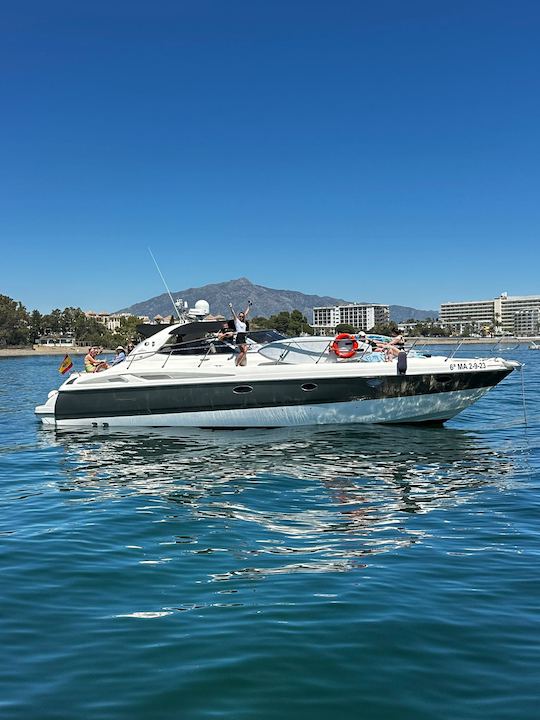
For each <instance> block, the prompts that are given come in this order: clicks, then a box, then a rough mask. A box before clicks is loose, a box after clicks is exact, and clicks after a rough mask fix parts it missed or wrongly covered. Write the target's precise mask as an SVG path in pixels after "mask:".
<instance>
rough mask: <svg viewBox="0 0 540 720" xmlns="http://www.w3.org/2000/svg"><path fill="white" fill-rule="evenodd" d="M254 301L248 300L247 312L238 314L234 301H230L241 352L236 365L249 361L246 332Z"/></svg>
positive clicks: (237, 341)
mask: <svg viewBox="0 0 540 720" xmlns="http://www.w3.org/2000/svg"><path fill="white" fill-rule="evenodd" d="M252 304H253V303H252V302H251V300H248V304H247V308H246V310H245V312H240V313H238V315H237V314H236V313H235V311H234V308H233V306H232V303H229V307H230V308H231V312H232V314H233V318H234V328H235V330H236V345H237V346H238V349H239V352H238V357H237V358H236V361H235V362H236V365H237V366H238V365H246V363H247V351H248V346H247V341H246V333H247V332H248V331H249V322H248V320H247V316H248V313H249V311H250V308H251V305H252Z"/></svg>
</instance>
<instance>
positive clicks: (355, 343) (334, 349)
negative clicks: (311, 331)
mask: <svg viewBox="0 0 540 720" xmlns="http://www.w3.org/2000/svg"><path fill="white" fill-rule="evenodd" d="M342 340H350V341H351V343H352V347H351V349H350V350H345V351H343V350H342V349H341V347H340V345H339V343H340V342H341V341H342ZM330 350H332V352H335V353H336V355H337V356H338V357H339V358H350V357H352V356H353V355H355V354H356V351H357V350H358V340H357V339H356V338H355V337H354V335H349V333H340V334H339V335H336V337H335V338H334V341H333V343H332V344H331V345H330Z"/></svg>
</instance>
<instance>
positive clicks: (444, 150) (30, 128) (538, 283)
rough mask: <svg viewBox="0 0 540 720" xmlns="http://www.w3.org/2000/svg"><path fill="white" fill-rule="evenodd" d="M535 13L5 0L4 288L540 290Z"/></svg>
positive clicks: (82, 302)
mask: <svg viewBox="0 0 540 720" xmlns="http://www.w3.org/2000/svg"><path fill="white" fill-rule="evenodd" d="M539 37H540V4H539V3H538V2H520V1H519V0H517V1H516V2H514V3H509V2H507V0H505V1H504V2H500V1H498V0H486V1H485V2H475V1H474V0H467V1H466V2H461V1H460V0H453V1H452V2H443V1H442V0H441V2H437V1H434V0H426V1H425V2H418V1H416V0H408V1H407V2H404V1H403V0H395V1H393V0H378V2H367V1H366V2H362V1H361V0H351V1H350V2H340V1H339V0H335V1H333V2H329V1H325V2H317V1H316V0H310V1H309V2H295V0H283V1H280V0H265V2H261V1H259V0H249V1H245V2H244V1H235V0H229V1H228V2H223V1H222V0H219V1H218V0H190V1H188V0H184V1H182V0H175V1H174V2H167V1H164V0H159V1H158V2H155V1H154V2H137V1H136V0H129V2H120V1H119V2H115V1H114V0H112V1H111V0H108V1H107V2H100V1H97V2H96V1H93V2H91V3H78V2H73V1H72V0H70V1H69V2H55V1H54V0H50V1H49V2H43V0H39V1H34V2H29V1H25V0H20V1H19V2H16V3H15V2H12V3H5V4H4V5H3V9H2V22H1V24H0V73H1V77H0V79H1V87H2V110H1V113H0V127H1V133H0V143H1V148H0V149H1V161H0V237H1V240H2V260H3V262H2V264H1V268H2V276H1V283H0V292H1V293H4V294H7V295H10V296H11V297H14V298H16V299H20V300H21V301H22V302H23V303H24V304H25V305H26V306H27V307H28V308H29V309H32V308H34V307H37V308H38V309H40V310H42V311H47V310H50V309H51V308H52V307H64V306H66V305H77V306H81V307H83V308H85V309H88V308H92V309H95V310H101V309H108V310H113V309H118V308H119V307H122V306H126V305H130V304H131V303H134V302H136V301H140V300H143V299H146V298H149V297H152V296H153V295H156V294H159V293H161V292H163V288H162V285H161V281H160V278H159V276H158V274H157V272H156V270H155V268H154V266H153V264H152V261H151V259H150V257H149V255H148V252H147V249H146V248H147V246H150V247H151V248H152V250H153V252H154V254H155V255H156V257H157V258H158V260H159V261H160V263H161V265H162V270H163V272H164V274H165V276H166V278H167V280H168V282H169V284H170V286H171V288H172V289H173V290H177V289H181V288H185V287H190V286H198V285H202V284H206V283H210V282H220V281H223V280H230V279H232V278H236V277H240V276H246V277H248V278H249V279H250V280H252V281H253V282H255V283H259V284H262V285H266V286H269V287H276V288H287V289H297V290H300V291H303V292H308V293H318V294H328V295H335V296H338V297H344V298H346V299H351V300H355V299H357V300H371V301H377V302H387V303H397V304H401V305H411V306H414V307H418V308H427V309H431V308H435V309H436V308H437V307H438V305H439V304H440V303H441V302H444V301H447V300H456V299H473V298H474V299H480V298H484V297H485V298H489V297H492V296H494V295H496V294H498V293H499V292H501V291H504V290H506V291H508V292H509V293H511V294H536V293H540V271H539V267H540V243H539V235H540V232H539V231H540V198H539V189H540V157H539V155H540V152H539V151H540V112H539V111H540V87H539V85H540V42H539Z"/></svg>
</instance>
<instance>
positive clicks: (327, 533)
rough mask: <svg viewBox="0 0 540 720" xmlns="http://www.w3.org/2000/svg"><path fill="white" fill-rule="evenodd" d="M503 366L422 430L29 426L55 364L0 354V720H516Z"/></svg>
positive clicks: (532, 680) (518, 390)
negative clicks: (478, 394)
mask: <svg viewBox="0 0 540 720" xmlns="http://www.w3.org/2000/svg"><path fill="white" fill-rule="evenodd" d="M483 350H485V351H487V348H484V349H483ZM481 351H482V349H480V350H479V349H478V348H476V349H475V352H477V353H478V352H481ZM505 356H506V357H508V358H513V359H517V360H520V361H522V362H525V363H526V364H525V367H524V370H523V374H521V373H520V372H519V371H516V372H514V373H512V374H511V375H510V376H509V377H508V378H507V379H506V380H505V381H504V382H503V383H502V384H501V385H499V386H498V387H497V388H495V389H494V390H493V391H492V392H491V393H489V394H488V395H487V396H486V397H484V398H483V399H482V400H481V401H480V402H478V403H477V404H476V405H475V406H473V407H472V408H470V409H469V410H468V411H466V412H464V413H463V414H462V415H460V416H459V417H458V418H456V419H455V420H453V421H451V422H449V423H447V425H446V426H445V427H444V428H441V429H433V428H415V427H409V426H403V427H389V426H370V427H351V426H344V427H333V428H332V427H327V428H301V429H295V430H274V431H234V432H211V431H191V432H185V431H184V432H182V431H151V430H149V431H143V432H140V431H139V432H112V431H111V432H107V431H103V430H102V431H99V432H98V431H79V432H69V433H68V432H64V433H62V432H55V431H50V430H49V431H46V430H43V429H41V428H40V426H39V425H38V424H37V422H36V420H35V418H34V415H33V409H34V406H35V405H36V404H40V403H42V402H43V401H44V400H45V398H46V395H47V392H48V391H49V390H50V389H51V388H52V387H55V386H58V385H59V384H60V376H59V375H58V372H57V366H58V364H59V359H58V358H45V357H38V358H13V359H2V360H0V379H1V383H0V433H1V457H0V460H1V465H0V467H1V470H0V474H1V484H0V582H1V585H0V610H1V612H0V717H1V718H3V719H6V718H8V719H11V718H17V719H25V720H27V719H32V720H34V719H41V718H43V719H44V720H45V719H47V720H48V719H51V720H53V719H54V720H62V719H64V718H66V719H71V718H77V719H80V718H103V719H109V718H111V719H112V718H114V719H120V718H126V719H127V718H129V719H130V720H138V719H141V720H142V719H143V718H144V719H145V720H153V719H156V720H160V719H161V718H163V719H164V720H165V719H167V720H168V719H169V718H171V719H172V718H178V719H179V720H191V719H193V720H195V719H197V720H198V719H201V720H202V719H210V718H220V719H223V720H229V719H230V720H241V719H244V718H245V719H248V718H249V719H251V718H257V719H258V720H266V719H274V718H275V719H276V720H277V719H278V718H279V719H282V718H294V719H295V720H296V719H298V720H300V719H303V718H306V719H308V718H309V720H314V719H319V718H331V719H332V720H340V719H341V718H343V719H345V718H346V719H347V720H349V719H350V718H366V719H370V720H371V719H373V720H378V719H381V720H382V719H383V718H385V719H390V718H392V719H393V718H399V719H400V720H408V719H409V718H410V719H411V720H422V719H424V718H425V719H426V720H428V719H429V720H433V719H437V720H440V719H444V718H448V719H450V718H451V719H452V720H456V719H458V720H466V719H468V718H471V719H473V718H475V719H480V718H482V719H485V718H500V719H501V720H502V719H503V718H505V719H506V718H512V719H515V718H520V719H521V718H527V719H528V718H531V719H532V718H536V717H538V712H539V711H538V706H539V704H538V699H539V698H538V696H539V691H540V609H539V604H540V579H539V560H540V557H539V556H540V500H539V487H540V452H539V448H540V401H539V390H540V353H538V352H531V351H528V350H526V349H525V348H521V349H520V348H516V349H514V350H510V351H509V350H508V349H507V350H506V351H505ZM524 398H525V400H526V405H525V406H524V402H523V400H524ZM525 420H526V422H525Z"/></svg>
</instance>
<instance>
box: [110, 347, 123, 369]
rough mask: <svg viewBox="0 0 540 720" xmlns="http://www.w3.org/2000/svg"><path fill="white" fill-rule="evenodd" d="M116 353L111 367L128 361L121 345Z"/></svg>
mask: <svg viewBox="0 0 540 720" xmlns="http://www.w3.org/2000/svg"><path fill="white" fill-rule="evenodd" d="M114 352H115V356H114V359H113V360H112V362H111V366H112V365H118V363H121V362H124V360H125V359H126V351H125V350H124V348H123V347H122V346H121V345H119V346H118V347H117V348H116V350H115V351H114Z"/></svg>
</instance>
